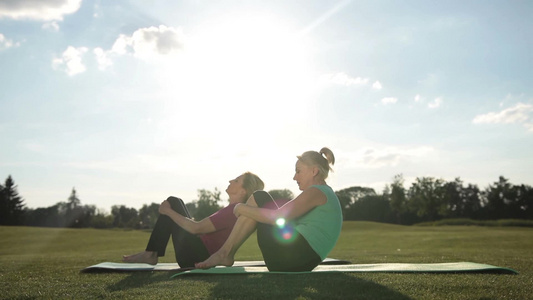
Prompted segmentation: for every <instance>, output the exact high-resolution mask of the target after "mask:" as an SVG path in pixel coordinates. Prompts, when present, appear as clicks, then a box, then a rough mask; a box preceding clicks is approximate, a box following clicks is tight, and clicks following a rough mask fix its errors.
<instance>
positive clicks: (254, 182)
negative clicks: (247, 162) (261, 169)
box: [242, 172, 265, 201]
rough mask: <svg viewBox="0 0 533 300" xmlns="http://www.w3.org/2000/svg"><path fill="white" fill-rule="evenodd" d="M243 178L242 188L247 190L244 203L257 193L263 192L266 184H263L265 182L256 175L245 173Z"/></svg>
mask: <svg viewBox="0 0 533 300" xmlns="http://www.w3.org/2000/svg"><path fill="white" fill-rule="evenodd" d="M242 176H243V179H242V187H243V188H244V189H245V190H246V197H245V198H244V201H246V200H248V198H250V196H252V194H253V193H254V192H255V191H259V190H263V189H264V188H265V183H263V180H261V178H259V176H257V175H255V174H254V173H252V172H245V173H243V174H242Z"/></svg>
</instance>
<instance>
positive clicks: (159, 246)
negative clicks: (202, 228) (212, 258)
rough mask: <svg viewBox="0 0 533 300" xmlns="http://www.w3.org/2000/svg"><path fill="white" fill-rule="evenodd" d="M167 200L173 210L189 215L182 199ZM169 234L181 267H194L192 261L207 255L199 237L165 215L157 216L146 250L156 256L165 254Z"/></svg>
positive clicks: (200, 259) (171, 198) (202, 259)
mask: <svg viewBox="0 0 533 300" xmlns="http://www.w3.org/2000/svg"><path fill="white" fill-rule="evenodd" d="M167 201H168V202H169V203H170V206H171V207H172V209H173V210H174V211H176V212H177V213H179V214H180V215H182V216H185V217H187V218H190V217H191V216H190V214H189V211H188V210H187V207H186V206H185V203H183V200H181V199H180V198H176V197H168V199H167ZM170 236H172V243H173V244H174V252H175V253H176V261H177V262H178V264H179V265H180V267H181V268H188V267H194V263H197V262H201V261H204V260H206V259H207V258H208V257H209V253H208V251H207V248H206V247H205V245H204V243H203V242H202V239H200V237H198V236H197V235H194V234H192V233H189V232H188V231H186V230H185V229H183V228H181V227H180V226H179V225H178V224H176V223H175V222H174V221H173V220H172V219H171V218H170V217H168V216H166V215H159V217H158V218H157V222H156V223H155V226H154V230H153V231H152V234H151V235H150V240H149V241H148V245H147V246H146V251H156V252H157V256H165V250H166V248H167V244H168V240H169V238H170Z"/></svg>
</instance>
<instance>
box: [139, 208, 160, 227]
mask: <svg viewBox="0 0 533 300" xmlns="http://www.w3.org/2000/svg"><path fill="white" fill-rule="evenodd" d="M158 217H159V204H157V203H152V204H150V205H146V204H145V205H143V207H141V209H140V210H139V219H140V222H141V224H140V225H141V228H146V229H148V228H154V226H155V222H156V221H157V218H158Z"/></svg>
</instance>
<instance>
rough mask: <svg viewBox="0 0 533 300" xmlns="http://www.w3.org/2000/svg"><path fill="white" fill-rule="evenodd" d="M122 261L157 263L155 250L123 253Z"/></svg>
mask: <svg viewBox="0 0 533 300" xmlns="http://www.w3.org/2000/svg"><path fill="white" fill-rule="evenodd" d="M122 261H123V262H126V263H145V264H150V265H157V252H155V251H143V252H139V253H137V254H133V255H124V256H123V257H122Z"/></svg>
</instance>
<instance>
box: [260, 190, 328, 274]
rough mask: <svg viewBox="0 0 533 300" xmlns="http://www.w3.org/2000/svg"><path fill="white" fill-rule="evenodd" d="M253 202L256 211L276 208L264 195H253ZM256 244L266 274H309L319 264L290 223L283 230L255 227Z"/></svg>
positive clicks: (275, 226)
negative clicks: (267, 272)
mask: <svg viewBox="0 0 533 300" xmlns="http://www.w3.org/2000/svg"><path fill="white" fill-rule="evenodd" d="M254 199H255V202H256V203H257V205H258V206H259V207H265V208H271V209H278V208H279V207H278V205H277V204H276V202H275V201H274V200H273V199H272V196H270V194H268V193H267V192H265V191H257V192H255V193H254ZM257 244H258V245H259V248H260V249H261V253H262V254H263V259H264V260H265V263H266V266H267V268H268V270H269V271H273V272H274V271H278V272H304V271H311V270H313V269H314V268H315V267H316V266H318V264H320V262H321V261H322V259H321V258H320V256H318V254H317V253H316V252H315V251H314V250H313V249H312V248H311V246H309V243H307V241H306V240H305V238H304V237H303V236H301V235H300V234H299V233H298V232H297V231H296V230H295V229H294V226H293V224H291V222H289V223H286V224H284V225H283V226H279V225H270V224H265V223H257Z"/></svg>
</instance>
